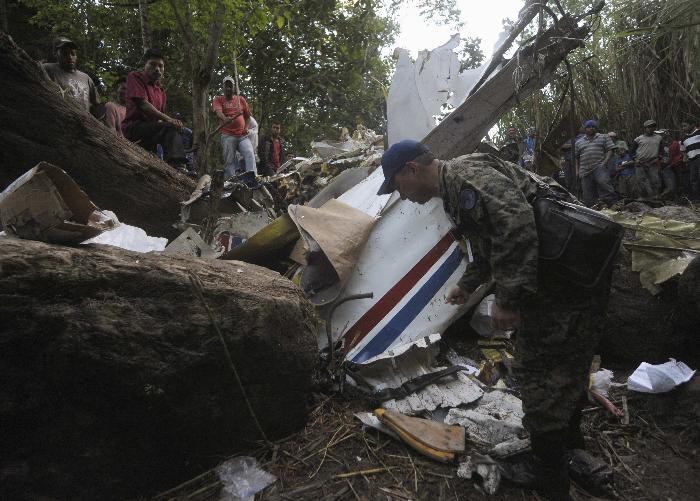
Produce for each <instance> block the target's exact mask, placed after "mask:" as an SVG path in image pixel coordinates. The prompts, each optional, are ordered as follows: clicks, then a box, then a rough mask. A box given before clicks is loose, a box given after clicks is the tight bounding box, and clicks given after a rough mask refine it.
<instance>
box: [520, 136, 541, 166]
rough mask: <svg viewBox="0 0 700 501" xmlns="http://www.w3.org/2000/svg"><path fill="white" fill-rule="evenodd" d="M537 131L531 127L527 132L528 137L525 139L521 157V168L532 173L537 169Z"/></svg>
mask: <svg viewBox="0 0 700 501" xmlns="http://www.w3.org/2000/svg"><path fill="white" fill-rule="evenodd" d="M536 133H537V132H536V130H535V128H534V127H530V128H529V129H528V130H527V137H526V138H525V139H523V149H522V153H521V155H520V166H521V167H522V168H523V169H527V170H529V171H531V172H533V171H534V169H535V166H534V164H535V143H536V138H535V135H536Z"/></svg>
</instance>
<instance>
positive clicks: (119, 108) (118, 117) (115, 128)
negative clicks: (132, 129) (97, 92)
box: [104, 77, 126, 137]
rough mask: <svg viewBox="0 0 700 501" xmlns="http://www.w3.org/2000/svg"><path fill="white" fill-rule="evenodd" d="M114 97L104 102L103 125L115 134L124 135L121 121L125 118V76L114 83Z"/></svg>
mask: <svg viewBox="0 0 700 501" xmlns="http://www.w3.org/2000/svg"><path fill="white" fill-rule="evenodd" d="M114 93H115V99H114V100H113V101H108V102H107V103H105V118H104V122H105V125H106V126H107V127H108V128H109V130H111V131H112V132H114V133H115V134H116V135H117V136H121V137H124V133H123V132H122V122H123V121H124V118H126V77H121V78H119V79H118V80H117V81H116V82H115V83H114Z"/></svg>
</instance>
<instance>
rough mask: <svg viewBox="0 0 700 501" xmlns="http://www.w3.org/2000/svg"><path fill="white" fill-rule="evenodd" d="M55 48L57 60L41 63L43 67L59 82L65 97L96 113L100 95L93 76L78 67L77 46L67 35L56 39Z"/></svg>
mask: <svg viewBox="0 0 700 501" xmlns="http://www.w3.org/2000/svg"><path fill="white" fill-rule="evenodd" d="M53 48H54V53H55V54H56V61H57V62H55V63H44V64H42V65H41V66H42V68H44V70H45V71H46V74H47V75H48V76H49V78H50V79H51V80H53V81H54V82H56V83H57V84H58V86H59V87H60V89H61V95H63V96H64V98H65V96H69V97H70V98H72V99H74V100H75V102H76V103H78V105H79V106H80V107H81V108H83V109H84V110H85V111H87V112H88V113H92V114H93V115H96V114H97V107H98V106H99V104H100V95H99V93H98V92H97V88H96V87H95V82H93V81H92V78H90V77H89V76H88V75H87V74H86V73H83V72H82V71H80V70H78V69H77V67H76V65H77V63H78V54H77V52H76V49H77V46H76V45H75V43H74V42H73V41H72V40H70V39H68V38H66V37H58V38H56V40H54V43H53Z"/></svg>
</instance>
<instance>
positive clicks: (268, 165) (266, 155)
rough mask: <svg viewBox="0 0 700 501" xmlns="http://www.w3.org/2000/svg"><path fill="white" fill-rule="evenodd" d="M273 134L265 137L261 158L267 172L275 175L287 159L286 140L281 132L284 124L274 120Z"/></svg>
mask: <svg viewBox="0 0 700 501" xmlns="http://www.w3.org/2000/svg"><path fill="white" fill-rule="evenodd" d="M271 129H272V134H271V135H270V136H266V137H264V138H263V142H262V155H261V157H260V160H261V161H262V164H263V165H264V166H265V170H266V173H267V174H268V175H270V176H271V175H273V174H274V173H275V172H277V171H278V170H279V168H280V166H281V165H282V164H283V163H284V162H285V160H286V152H285V142H284V139H283V138H282V136H281V135H280V133H281V132H282V126H281V125H280V124H278V123H275V122H272V127H271Z"/></svg>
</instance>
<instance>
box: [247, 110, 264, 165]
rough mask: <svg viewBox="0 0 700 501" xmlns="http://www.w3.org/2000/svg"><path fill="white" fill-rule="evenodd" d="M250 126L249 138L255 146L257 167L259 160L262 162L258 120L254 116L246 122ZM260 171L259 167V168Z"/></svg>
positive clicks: (254, 153) (254, 152)
mask: <svg viewBox="0 0 700 501" xmlns="http://www.w3.org/2000/svg"><path fill="white" fill-rule="evenodd" d="M245 125H246V127H247V128H248V138H249V139H250V144H251V146H252V147H253V155H254V156H255V165H256V169H257V165H258V162H260V157H259V156H258V143H259V139H258V131H259V129H258V121H257V120H255V118H253V117H252V116H251V117H250V118H249V119H248V121H247V122H246V123H245ZM257 170H258V171H259V169H257Z"/></svg>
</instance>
